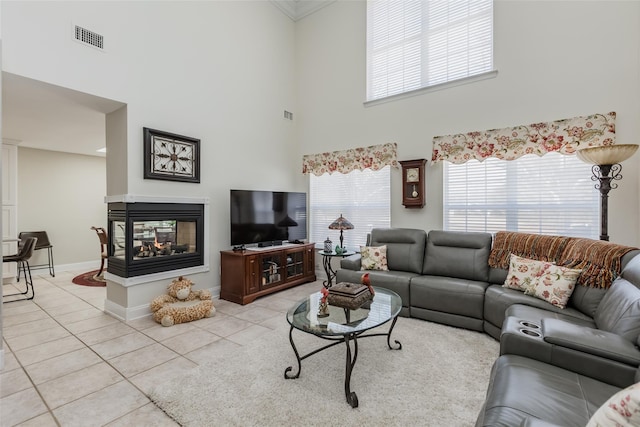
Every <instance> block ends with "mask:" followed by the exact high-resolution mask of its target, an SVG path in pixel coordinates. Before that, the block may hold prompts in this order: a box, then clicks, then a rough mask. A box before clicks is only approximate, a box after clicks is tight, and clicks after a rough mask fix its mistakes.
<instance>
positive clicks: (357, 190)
mask: <svg viewBox="0 0 640 427" xmlns="http://www.w3.org/2000/svg"><path fill="white" fill-rule="evenodd" d="M390 171H391V167H390V166H385V167H384V168H382V169H380V170H377V171H374V170H371V169H365V170H363V171H360V170H355V171H353V172H350V173H348V174H341V173H333V174H331V175H330V174H324V175H322V176H316V175H309V179H310V182H309V211H310V214H309V230H310V231H309V239H310V241H311V242H316V244H317V245H318V247H320V246H322V242H324V241H325V239H326V238H327V237H329V238H330V239H331V241H332V242H333V247H335V245H336V244H338V243H339V239H340V231H337V230H329V228H328V227H329V224H331V223H332V222H333V221H335V220H336V218H338V217H339V216H340V214H342V215H343V216H344V217H345V218H347V219H348V220H349V221H350V222H351V223H352V224H353V226H354V229H353V230H345V231H344V232H343V236H344V246H345V247H347V248H348V249H349V250H359V249H360V246H361V245H365V244H366V241H367V233H369V232H370V231H371V229H372V228H387V227H390V225H391V201H390V200H391V185H390V182H391V172H390Z"/></svg>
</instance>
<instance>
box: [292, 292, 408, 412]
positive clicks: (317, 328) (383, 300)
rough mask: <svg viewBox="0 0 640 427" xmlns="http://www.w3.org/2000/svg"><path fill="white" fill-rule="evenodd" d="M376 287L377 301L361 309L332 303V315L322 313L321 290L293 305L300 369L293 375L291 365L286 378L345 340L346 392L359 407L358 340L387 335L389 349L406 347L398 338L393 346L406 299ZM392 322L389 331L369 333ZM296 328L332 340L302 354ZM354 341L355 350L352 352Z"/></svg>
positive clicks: (330, 313)
mask: <svg viewBox="0 0 640 427" xmlns="http://www.w3.org/2000/svg"><path fill="white" fill-rule="evenodd" d="M373 289H374V290H375V295H374V297H373V301H371V302H368V303H365V304H364V305H363V306H362V307H361V308H358V309H356V310H349V309H346V308H341V307H335V306H332V305H329V315H328V316H326V317H323V316H322V315H321V316H319V315H318V306H319V304H320V299H321V298H322V294H321V293H320V292H316V293H314V294H311V295H310V296H308V297H307V298H305V299H303V300H301V301H299V302H297V303H296V304H295V305H294V306H293V307H291V309H290V310H289V311H288V312H287V321H288V322H289V324H290V325H291V329H289V342H290V343H291V347H292V348H293V352H294V353H295V355H296V359H297V361H298V372H297V373H296V374H293V373H292V371H293V366H289V367H288V368H287V369H285V371H284V377H285V378H287V379H293V378H298V377H299V376H300V371H301V370H302V364H301V362H302V361H303V360H304V359H306V358H307V357H310V356H313V355H314V354H316V353H319V352H321V351H322V350H326V349H327V348H330V347H333V346H334V345H338V344H340V343H345V344H346V346H347V357H346V370H345V378H344V392H345V396H346V398H347V402H348V403H349V404H350V405H351V407H352V408H356V407H357V406H358V396H357V395H356V393H355V392H352V391H351V372H352V371H353V367H354V366H355V364H356V360H357V358H358V339H360V338H368V337H377V336H386V337H387V346H388V347H389V349H391V350H400V349H401V348H402V344H400V342H398V341H394V344H395V347H394V346H392V345H391V333H392V332H393V328H394V326H395V325H396V321H397V320H398V314H399V313H400V309H401V308H402V300H401V299H400V296H399V295H398V294H396V293H395V292H393V291H390V290H388V289H384V288H378V287H375V286H374V287H373ZM389 321H391V326H390V327H389V331H388V332H386V333H366V332H367V331H369V330H370V329H373V328H375V327H378V326H381V325H384V324H385V323H387V322H389ZM294 329H297V330H300V331H302V332H306V333H308V334H312V335H315V336H317V337H318V338H321V339H323V340H328V341H332V342H331V343H330V344H327V345H325V346H323V347H320V348H318V349H316V350H314V351H312V352H310V353H307V354H305V355H304V356H300V353H299V352H298V349H297V348H296V345H295V343H294V342H293V330H294ZM365 333H366V334H365ZM352 341H353V352H352V351H351V342H352Z"/></svg>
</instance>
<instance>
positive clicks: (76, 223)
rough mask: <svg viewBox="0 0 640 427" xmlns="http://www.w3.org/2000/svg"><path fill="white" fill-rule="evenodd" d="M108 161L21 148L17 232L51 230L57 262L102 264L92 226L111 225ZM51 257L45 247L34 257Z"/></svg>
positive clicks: (41, 259) (37, 260)
mask: <svg viewBox="0 0 640 427" xmlns="http://www.w3.org/2000/svg"><path fill="white" fill-rule="evenodd" d="M105 163H106V162H105V159H104V158H103V157H96V156H83V155H78V154H68V153H61V152H57V151H46V150H34V149H31V148H23V147H19V148H18V231H41V230H44V231H46V232H47V235H48V236H49V240H50V241H51V244H52V245H53V255H54V261H55V264H56V265H57V266H60V267H62V266H65V265H69V264H78V263H86V262H94V263H95V265H96V267H97V266H98V265H99V263H100V244H99V240H98V237H97V236H96V233H95V231H93V230H91V229H90V228H91V226H97V227H106V226H107V211H106V208H105V204H104V193H105V188H106V185H107V184H106V177H107V174H106V165H105ZM46 262H47V255H46V251H45V250H41V251H36V252H35V253H34V256H33V259H32V260H31V264H32V265H36V264H43V263H46ZM63 268H64V267H63Z"/></svg>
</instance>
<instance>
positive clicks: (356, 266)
mask: <svg viewBox="0 0 640 427" xmlns="http://www.w3.org/2000/svg"><path fill="white" fill-rule="evenodd" d="M360 266H361V264H360V254H354V255H351V256H348V257H346V258H342V259H341V260H340V268H344V269H345V270H355V271H357V270H360Z"/></svg>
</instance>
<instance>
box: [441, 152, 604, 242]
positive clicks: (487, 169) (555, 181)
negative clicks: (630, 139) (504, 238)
mask: <svg viewBox="0 0 640 427" xmlns="http://www.w3.org/2000/svg"><path fill="white" fill-rule="evenodd" d="M591 176H592V173H591V166H590V165H588V164H586V163H583V162H581V161H580V160H579V159H578V158H577V157H576V156H567V155H562V154H560V153H556V152H553V153H548V154H546V155H544V156H542V157H538V156H536V155H527V156H524V157H521V158H519V159H517V160H512V161H505V160H499V159H496V158H488V159H486V160H485V161H484V162H482V163H480V162H479V161H477V160H471V161H469V162H467V163H464V164H452V163H449V162H444V197H443V202H444V228H445V230H453V231H486V232H496V231H500V230H508V231H520V232H525V233H540V234H551V235H564V236H575V237H588V238H592V239H597V238H598V236H599V224H600V222H599V221H600V219H599V218H600V217H599V215H600V208H599V206H600V205H599V192H598V191H597V190H596V189H595V188H594V183H593V181H591Z"/></svg>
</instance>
